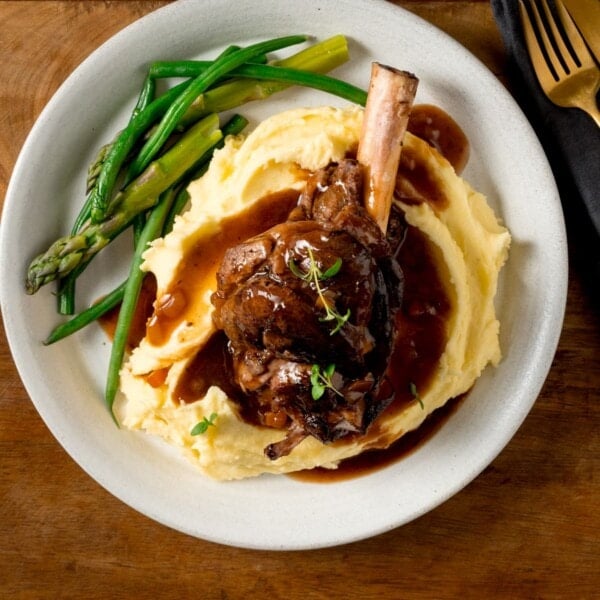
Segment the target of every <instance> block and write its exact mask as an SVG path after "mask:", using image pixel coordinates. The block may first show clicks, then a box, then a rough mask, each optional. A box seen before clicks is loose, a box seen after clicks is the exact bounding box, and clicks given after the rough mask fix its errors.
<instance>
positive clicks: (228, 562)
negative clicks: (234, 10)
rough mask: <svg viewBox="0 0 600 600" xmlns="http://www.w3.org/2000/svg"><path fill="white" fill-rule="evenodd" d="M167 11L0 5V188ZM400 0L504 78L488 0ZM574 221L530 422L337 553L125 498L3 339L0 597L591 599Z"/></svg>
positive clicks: (584, 365) (593, 314) (597, 381)
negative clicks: (200, 522)
mask: <svg viewBox="0 0 600 600" xmlns="http://www.w3.org/2000/svg"><path fill="white" fill-rule="evenodd" d="M162 4H164V2H157V1H150V2H3V3H0V23H2V31H1V33H0V82H1V83H0V86H1V87H0V89H1V92H0V124H1V135H0V198H3V197H4V194H5V190H6V186H7V184H8V179H9V177H10V174H11V171H12V168H13V165H14V163H15V160H16V158H17V154H18V152H19V150H20V148H21V145H22V143H23V141H24V139H25V136H26V135H27V133H28V132H29V130H30V128H31V126H32V124H33V122H34V121H35V119H36V117H37V116H38V114H39V113H40V111H41V110H42V108H43V106H44V105H45V104H46V102H47V101H48V99H49V98H50V96H51V95H52V93H53V92H54V91H55V90H56V88H57V87H58V86H59V84H60V83H61V82H62V81H63V80H64V79H65V78H66V77H67V76H68V75H69V73H70V72H71V71H72V70H73V69H74V68H75V67H76V66H77V65H78V64H79V62H80V61H81V60H82V59H84V58H85V57H86V56H87V55H88V54H89V53H90V52H92V51H93V50H94V49H95V48H96V47H98V46H99V45H100V44H101V43H102V42H103V41H105V40H106V39H107V38H109V37H110V36H111V35H113V34H114V33H116V32H117V31H119V30H120V29H121V28H123V27H124V26H125V25H127V24H129V23H131V22H132V21H134V20H136V19H138V18H139V17H141V16H142V15H144V14H145V13H148V12H150V11H152V10H155V9H156V8H158V7H159V6H161V5H162ZM395 4H398V5H400V6H404V7H406V8H408V9H409V10H411V11H413V12H415V13H417V14H418V15H420V16H422V17H424V18H425V19H427V20H429V21H431V22H432V23H434V24H435V25H437V26H439V27H440V28H442V29H444V30H445V31H447V32H448V33H449V34H450V35H452V36H454V37H455V38H456V39H457V40H459V41H460V42H461V43H462V44H464V45H465V46H466V47H467V48H468V49H469V50H470V51H472V52H473V53H474V54H476V55H477V56H478V57H479V58H480V59H481V60H482V61H483V62H484V63H485V64H487V66H488V67H489V68H490V69H491V70H492V71H493V72H494V73H495V74H496V75H497V76H498V77H500V78H501V80H502V81H503V82H505V83H508V78H507V77H506V75H507V60H506V56H505V52H504V49H503V45H502V42H501V39H500V36H499V33H498V31H497V29H496V27H495V23H494V21H493V19H492V14H491V9H490V6H489V4H488V3H487V2H482V1H479V2H478V1H468V0H467V1H465V0H462V1H458V0H457V1H453V0H450V1H441V2H424V1H396V2H395ZM578 219H579V217H578V216H577V215H576V214H575V215H569V223H568V226H569V231H570V233H573V232H574V230H575V228H578V229H577V235H572V236H571V241H570V250H571V274H570V283H569V296H568V307H567V313H566V319H565V323H564V331H563V334H562V338H561V341H560V345H559V348H558V352H557V354H556V358H555V361H554V364H553V367H552V370H551V372H550V375H549V377H548V380H547V382H546V384H545V386H544V388H543V391H542V393H541V395H540V397H539V399H538V401H537V403H536V405H535V407H534V408H533V410H532V412H531V414H530V415H529V417H528V418H527V420H526V422H525V424H524V425H523V426H522V427H521V429H520V430H519V432H518V433H517V435H516V436H515V437H514V439H513V440H512V441H511V442H510V444H509V445H508V447H507V448H506V449H505V450H504V451H503V452H502V453H501V455H500V456H499V457H498V458H497V459H496V460H495V461H494V462H493V464H492V465H491V466H490V467H488V468H487V469H486V470H485V472H484V473H483V474H481V475H480V476H479V477H478V478H477V479H476V480H475V481H474V482H473V483H471V484H470V485H469V486H468V487H467V488H466V489H465V490H463V491H462V492H461V493H459V494H458V495H457V496H455V497H454V498H452V499H451V500H449V501H447V502H446V503H445V504H443V505H442V506H440V507H439V508H437V509H436V510H434V511H433V512H431V513H429V514H427V515H425V516H423V517H421V518H420V519H418V520H416V521H415V522H412V523H410V524H408V525H406V526H404V527H402V528H399V529H397V530H395V531H392V532H389V533H387V534H384V535H380V536H378V537H376V538H374V539H370V540H366V541H362V542H359V543H355V544H350V545H346V546H342V547H339V548H333V549H324V550H319V551H311V552H295V553H294V552H290V553H287V552H284V553H277V552H256V551H249V550H241V549H235V548H230V547H225V546H220V545H215V544H212V543H208V542H204V541H201V540H196V539H193V538H190V537H187V536H186V535H184V534H181V533H178V532H176V531H172V530H170V529H167V528H166V527H163V526H162V525H159V524H158V523H155V522H153V521H151V520H150V519H148V518H146V517H144V516H142V515H140V514H138V513H137V512H135V511H134V510H132V509H131V508H129V507H128V506H126V505H124V504H122V503H121V502H120V501H118V500H117V499H115V498H114V497H112V496H111V495H110V494H109V493H108V492H106V491H105V490H104V489H103V488H101V487H100V486H99V485H98V484H96V483H95V482H94V481H93V480H92V479H91V478H90V477H89V476H88V475H86V474H85V473H84V472H83V471H82V470H81V469H80V468H79V467H78V466H77V465H76V464H75V463H74V462H73V460H72V459H71V458H70V457H69V456H68V455H67V454H66V453H65V452H64V451H63V450H62V448H61V447H60V445H59V444H58V443H57V442H56V440H55V439H54V438H53V437H52V435H51V434H50V432H49V431H48V430H47V429H46V427H45V425H44V424H43V423H42V421H41V419H40V418H39V417H38V415H37V413H36V411H35V409H34V407H33V405H32V404H31V402H30V401H29V399H28V397H27V394H26V392H25V390H24V389H23V386H22V384H21V382H20V380H19V377H18V375H17V372H16V370H15V368H14V366H13V363H12V361H11V357H10V353H9V350H8V347H7V343H6V339H5V337H4V335H3V334H2V335H0V474H1V477H0V598H35V599H37V598H82V599H84V598H85V599H87V598H144V597H152V598H163V597H165V598H167V597H174V598H179V597H193V598H263V597H264V598H267V597H268V598H333V597H338V598H347V597H356V598H467V597H471V598H545V599H546V598H577V599H585V598H592V597H596V598H597V597H598V594H599V593H600V592H599V591H598V587H599V586H600V577H599V575H598V567H599V563H598V556H599V552H598V551H599V549H600V548H599V545H598V536H599V524H600V518H599V513H600V510H599V509H600V506H599V501H598V487H599V486H598V479H599V473H600V469H599V466H600V465H599V456H600V445H599V442H598V432H597V431H598V416H599V409H598V407H599V406H600V403H599V402H598V400H600V397H599V396H600V395H599V389H600V368H599V367H600V361H599V357H600V318H599V317H600V313H599V311H598V304H597V299H594V297H593V295H592V294H593V293H594V292H593V288H592V287H591V286H590V284H589V281H588V269H589V254H588V250H587V249H586V246H585V244H586V243H587V242H586V235H583V234H582V233H581V231H583V232H584V233H585V231H584V230H580V229H579V227H580V224H579V221H578ZM594 302H596V304H594Z"/></svg>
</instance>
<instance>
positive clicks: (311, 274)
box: [288, 248, 350, 335]
mask: <svg viewBox="0 0 600 600" xmlns="http://www.w3.org/2000/svg"><path fill="white" fill-rule="evenodd" d="M308 259H309V265H308V270H307V271H303V270H302V269H301V268H300V267H299V266H298V265H297V264H296V262H295V261H294V259H290V260H289V262H288V267H289V269H290V271H291V272H292V273H293V274H294V275H295V276H296V277H299V278H300V279H302V280H303V281H306V282H308V283H311V282H312V283H313V284H314V286H315V290H316V291H317V294H318V295H319V301H320V303H321V305H322V306H323V308H324V309H325V316H324V317H319V321H335V327H334V328H333V329H332V330H331V331H330V335H334V334H336V333H337V332H338V331H339V330H340V329H341V328H342V327H343V326H344V325H345V323H346V321H347V320H348V319H349V318H350V309H348V310H347V311H346V314H344V315H341V314H340V313H339V312H338V311H337V310H336V308H335V305H333V304H332V303H330V302H329V300H328V299H327V298H326V297H325V294H324V291H323V288H322V287H321V282H322V281H325V280H327V279H330V278H331V277H334V276H335V275H337V274H338V273H339V272H340V269H341V268H342V259H341V258H338V259H337V260H336V261H335V262H334V263H333V264H332V265H331V266H330V267H329V268H328V269H326V270H325V271H321V269H320V268H319V265H318V264H317V261H316V260H315V257H314V254H313V252H312V250H311V249H310V248H308Z"/></svg>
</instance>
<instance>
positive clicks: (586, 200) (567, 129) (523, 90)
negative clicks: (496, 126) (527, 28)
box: [492, 0, 600, 292]
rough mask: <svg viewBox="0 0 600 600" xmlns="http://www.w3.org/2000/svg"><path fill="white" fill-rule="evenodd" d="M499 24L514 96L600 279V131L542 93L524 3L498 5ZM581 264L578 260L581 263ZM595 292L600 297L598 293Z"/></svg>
mask: <svg viewBox="0 0 600 600" xmlns="http://www.w3.org/2000/svg"><path fill="white" fill-rule="evenodd" d="M492 9H493V12H494V18H495V20H496V23H497V25H498V28H499V30H500V33H501V35H502V38H503V40H504V44H505V46H506V50H507V53H508V57H509V61H510V64H509V76H510V77H511V78H512V81H511V84H512V88H513V95H514V96H515V99H516V100H517V102H518V103H519V104H520V106H521V108H522V110H523V112H524V113H525V114H526V116H527V118H528V119H529V121H530V123H531V124H532V126H533V128H534V129H535V131H536V133H537V135H538V138H539V139H540V142H541V143H542V145H543V147H544V150H545V152H546V155H547V157H548V160H549V162H550V165H551V167H552V170H553V173H554V176H555V178H556V182H557V185H558V188H559V192H560V196H561V201H562V205H563V210H564V213H565V218H566V221H567V231H568V235H569V237H572V236H573V235H577V236H578V238H579V237H580V236H584V240H583V241H584V244H583V246H582V244H581V242H582V240H580V239H578V244H577V246H578V247H579V248H584V249H583V250H582V252H583V253H584V254H585V256H581V257H579V258H581V260H582V261H583V262H584V263H585V265H584V268H586V269H587V270H589V271H590V272H589V273H588V275H590V276H591V277H592V279H593V280H596V282H595V283H594V282H593V281H592V282H591V285H592V286H593V287H594V288H596V287H597V286H598V284H600V282H599V281H597V278H598V276H600V127H598V126H597V125H596V123H595V122H594V120H593V119H592V118H591V117H590V116H589V115H587V114H586V113H584V112H583V111H581V110H579V109H574V108H561V107H558V106H555V105H554V104H553V103H552V102H550V101H549V100H548V98H547V97H546V96H545V95H544V93H543V91H542V88H541V87H540V85H539V83H538V81H537V78H536V76H535V73H534V71H533V67H532V65H531V61H530V59H529V55H528V53H527V47H526V44H525V39H524V36H523V29H522V25H521V18H520V13H519V3H518V0H492ZM576 258H577V257H576ZM594 292H597V290H596V289H594Z"/></svg>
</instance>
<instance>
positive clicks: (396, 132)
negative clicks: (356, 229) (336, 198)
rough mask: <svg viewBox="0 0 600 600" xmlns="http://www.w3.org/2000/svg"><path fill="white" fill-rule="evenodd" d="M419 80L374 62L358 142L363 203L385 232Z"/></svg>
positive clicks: (404, 72) (406, 73)
mask: <svg viewBox="0 0 600 600" xmlns="http://www.w3.org/2000/svg"><path fill="white" fill-rule="evenodd" d="M418 83H419V80H418V79H417V78H416V77H415V76H414V75H412V74H411V73H408V72H406V71H399V70H397V69H394V68H393V67H388V66H386V65H382V64H380V63H373V65H372V68H371V81H370V84H369V93H368V96H367V104H366V107H365V115H364V121H363V126H362V131H361V137H360V142H359V145H358V152H357V159H358V161H359V162H360V163H361V164H362V165H363V168H364V170H365V199H364V201H365V206H366V208H367V211H368V212H369V214H370V215H371V217H372V218H373V219H374V220H375V222H376V223H377V224H378V225H379V227H380V228H381V230H382V231H383V232H384V233H385V231H386V229H387V223H388V219H389V215H390V209H391V207H392V197H393V194H394V187H395V184H396V174H397V172H398V165H399V163H400V152H401V149H402V139H403V137H404V133H405V132H406V126H407V124H408V116H409V114H410V111H411V108H412V104H413V100H414V97H415V94H416V92H417V85H418Z"/></svg>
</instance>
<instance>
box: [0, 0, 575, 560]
mask: <svg viewBox="0 0 600 600" xmlns="http://www.w3.org/2000/svg"><path fill="white" fill-rule="evenodd" d="M211 3H212V4H213V5H215V6H216V5H217V4H219V5H220V6H224V5H225V4H226V3H224V2H222V1H221V2H216V1H214V0H213V1H212V2H206V3H204V5H203V6H202V7H201V8H204V7H205V6H206V5H208V4H211ZM229 3H230V4H233V2H232V1H230V2H229ZM250 3H251V2H250V0H243V1H242V2H241V4H242V5H245V6H247V5H248V4H250ZM341 3H344V4H345V5H347V6H349V7H354V8H356V6H357V5H358V2H357V1H356V0H323V1H321V2H319V3H318V4H319V5H322V6H326V5H327V6H332V5H335V6H338V7H339V5H340V4H341ZM239 4H240V2H236V6H237V5H239ZM270 4H271V5H272V4H275V2H274V1H272V0H266V1H263V2H261V4H260V6H261V7H266V6H268V5H270ZM313 4H316V3H313ZM369 4H370V10H371V11H375V7H377V11H379V12H377V15H378V16H379V17H380V18H382V17H383V16H384V15H385V16H388V15H389V16H391V15H392V14H394V17H393V18H394V19H396V18H398V16H399V15H402V18H404V19H407V20H408V21H410V22H412V24H415V25H418V27H420V28H424V29H425V30H426V31H429V32H430V33H431V35H434V34H433V33H432V32H435V36H436V37H438V39H443V40H444V43H445V44H452V45H454V51H455V52H456V51H458V50H460V51H461V53H462V54H463V55H464V56H465V57H468V58H466V59H465V60H468V61H474V63H475V64H477V65H478V68H479V69H483V72H485V73H487V74H488V79H490V78H491V80H493V81H494V82H495V83H496V89H503V88H501V84H499V82H498V81H497V79H496V78H495V77H494V76H493V74H491V73H490V72H489V70H488V69H487V67H485V65H483V63H482V62H481V61H480V60H479V59H478V58H477V57H475V56H473V55H472V54H471V53H470V52H469V51H468V50H466V49H465V48H463V47H462V46H461V45H460V43H459V42H457V41H456V40H454V39H453V38H451V37H450V36H448V35H447V34H446V33H444V32H443V31H441V30H439V29H437V28H436V27H435V26H433V25H432V24H430V23H429V22H427V21H425V20H423V19H421V18H420V17H418V16H416V15H414V14H413V13H410V12H409V11H406V10H405V9H403V8H401V7H398V6H395V5H391V4H389V3H387V2H384V0H376V2H371V3H369ZM193 5H194V3H193V2H192V1H191V0H190V1H184V2H176V3H174V4H171V5H168V6H165V7H162V8H159V9H157V10H156V11H153V12H151V13H149V14H147V15H146V16H144V17H142V18H141V19H138V20H137V21H135V22H133V23H132V24H130V25H128V26H127V27H125V28H124V29H122V30H121V31H119V32H117V33H116V34H115V35H114V36H112V37H111V38H110V39H109V40H107V41H106V42H105V43H104V44H102V45H101V46H100V47H98V48H97V49H96V50H94V51H93V52H92V53H91V54H90V55H89V56H88V57H87V58H86V59H84V61H82V63H81V64H80V65H79V66H78V67H77V68H76V69H75V70H74V71H73V72H72V73H71V75H69V77H68V78H67V79H66V80H65V81H64V82H63V83H62V84H61V86H60V87H59V88H58V89H57V91H56V92H55V94H54V95H53V96H52V98H51V99H50V101H49V102H48V104H47V105H46V107H45V108H44V109H43V111H42V112H41V114H40V115H39V117H38V119H37V120H36V122H35V124H34V126H33V127H32V129H31V131H30V132H29V134H28V136H27V139H26V141H25V143H24V145H23V149H22V151H21V153H20V154H19V157H18V159H17V161H16V163H15V167H14V169H13V174H12V176H11V179H10V181H9V185H8V188H7V193H6V197H5V203H4V207H3V213H2V222H1V223H0V250H2V251H1V252H0V279H2V281H7V280H8V276H7V275H6V274H7V273H8V271H9V270H10V267H11V265H9V264H8V263H9V260H8V259H7V257H8V256H9V254H10V253H9V252H8V251H7V250H8V243H9V235H8V231H7V230H8V225H6V221H7V220H8V221H9V223H10V222H11V219H13V217H14V215H13V208H12V206H13V204H15V202H16V199H14V198H15V194H16V191H14V190H15V188H17V187H18V177H19V174H20V173H21V171H22V169H23V166H22V163H23V162H24V161H25V156H26V154H27V149H28V147H29V144H31V143H32V142H31V140H33V139H35V138H36V136H38V135H39V133H38V130H39V129H40V128H41V127H42V126H41V125H38V124H39V123H42V124H43V123H44V122H45V119H47V118H48V115H49V114H50V113H51V112H52V110H53V107H54V106H55V104H56V103H58V102H60V101H61V100H62V98H63V96H64V95H65V94H67V93H68V90H69V89H70V86H72V84H73V81H74V80H76V79H77V78H78V77H80V75H81V74H82V73H83V72H85V71H86V70H87V69H89V68H90V65H93V64H94V63H95V61H97V60H99V57H101V56H102V55H103V54H105V53H107V48H108V49H110V48H112V47H113V46H115V47H116V46H118V45H119V44H121V43H122V40H123V39H125V38H126V37H127V36H128V35H130V33H131V32H132V31H135V30H142V29H143V28H148V24H151V23H153V22H155V21H159V20H160V19H164V18H165V17H166V16H167V15H168V14H170V13H172V14H175V13H181V14H185V13H186V11H187V10H189V8H190V6H193ZM197 6H198V5H197ZM253 6H254V7H256V6H257V5H256V3H253ZM504 92H505V94H506V97H505V99H504V100H505V101H506V100H507V98H508V99H510V103H512V105H513V110H516V111H518V114H520V118H521V125H523V124H526V125H527V126H528V127H529V134H530V138H529V142H530V143H532V144H534V146H535V145H536V142H537V152H538V157H543V164H542V165H538V168H540V169H542V171H544V172H545V174H546V179H547V182H548V183H550V184H551V185H552V186H553V190H552V192H553V194H552V195H553V196H554V199H555V201H556V202H557V204H556V206H555V209H556V208H558V209H559V210H560V215H561V217H562V210H561V209H560V201H559V197H558V191H557V189H556V185H555V183H554V178H553V176H552V173H551V170H550V167H549V164H548V162H547V159H546V158H545V155H544V153H543V150H542V148H541V145H540V144H539V142H538V141H537V137H536V136H535V133H534V132H533V130H532V129H531V127H530V126H529V124H528V123H527V121H526V119H525V117H524V115H523V113H522V112H521V111H520V109H519V108H518V106H517V104H516V102H515V101H514V100H513V99H512V97H511V96H510V95H509V94H508V92H507V91H504ZM15 174H16V175H15ZM548 178H549V179H548ZM558 229H559V230H560V231H562V235H561V236H559V239H558V240H555V244H556V245H557V248H556V250H555V252H557V253H558V256H559V258H561V260H562V263H563V264H562V266H560V265H559V266H560V271H561V273H563V277H562V279H561V281H560V282H559V285H558V289H557V294H556V296H555V298H554V303H553V305H552V306H550V307H547V310H548V317H547V318H546V320H545V324H546V326H547V331H546V332H545V333H544V336H547V340H548V342H547V344H546V345H545V346H544V347H543V348H540V349H539V352H540V355H541V356H539V357H536V360H537V361H539V362H540V364H543V369H542V371H538V372H537V373H535V374H533V375H532V377H533V381H532V382H531V383H530V385H529V389H530V390H532V391H533V390H536V392H535V397H534V398H533V399H532V400H531V403H530V405H529V406H523V407H522V410H521V412H520V413H517V417H516V418H514V419H513V420H512V431H510V435H508V436H507V439H506V441H505V442H504V443H501V444H499V445H498V446H497V447H495V448H493V449H491V450H490V451H488V456H491V458H490V460H489V461H487V463H486V465H483V466H481V468H480V469H479V470H475V471H476V472H475V471H471V472H469V473H466V474H465V476H464V477H463V481H461V482H459V483H458V484H457V485H455V486H454V487H453V488H451V489H449V490H448V493H447V494H441V495H438V497H437V498H435V501H434V502H432V503H431V504H430V505H427V506H423V507H422V510H421V511H420V512H419V511H413V514H412V516H411V518H409V519H408V520H405V521H402V522H397V521H394V522H389V523H387V524H386V525H380V526H379V527H372V528H370V529H369V528H367V529H369V530H368V531H365V530H364V529H363V530H360V531H358V530H357V531H355V532H353V533H352V534H346V535H338V536H337V537H334V536H330V537H329V539H323V538H315V539H314V540H312V541H310V540H308V539H303V540H300V541H297V542H294V541H292V542H289V543H288V544H282V543H281V542H279V543H278V542H274V543H269V542H267V541H265V540H262V541H260V542H258V543H257V544H255V545H253V544H252V543H250V542H249V541H248V540H245V541H244V540H240V539H236V538H235V537H233V536H231V537H229V538H227V537H224V536H223V535H222V534H215V535H212V536H211V535H210V533H207V532H204V533H203V535H198V532H197V531H196V530H194V528H189V527H188V528H185V527H183V528H182V526H181V523H178V522H177V521H176V520H172V519H168V518H165V517H164V515H156V514H153V511H152V510H148V507H142V508H140V506H139V503H137V502H136V501H135V498H133V497H132V494H131V492H130V491H129V490H127V491H125V492H124V491H123V490H115V489H114V483H113V482H111V481H107V480H106V477H105V476H104V475H103V474H102V473H98V471H97V469H96V467H95V466H94V465H92V466H90V465H89V464H88V463H86V464H82V462H81V461H80V460H78V457H77V456H74V453H75V454H77V450H78V444H77V443H74V442H73V440H70V439H66V438H65V437H64V433H63V432H62V431H61V430H60V428H57V427H56V424H55V422H54V419H53V417H52V416H51V415H50V414H49V413H48V410H47V407H46V406H44V403H43V401H41V400H40V396H39V393H40V392H39V390H38V389H37V386H36V385H33V384H32V382H31V379H30V378H29V377H28V376H27V372H28V371H27V368H26V355H25V350H24V349H21V348H20V341H19V339H18V335H19V333H18V332H19V330H20V329H21V330H22V324H20V323H17V320H16V318H15V315H14V312H13V309H12V303H13V301H14V299H12V298H11V296H10V294H9V293H8V292H7V291H6V289H5V288H6V286H5V285H4V284H3V285H2V286H0V306H1V308H2V314H3V318H4V328H5V331H6V336H7V340H8V343H9V347H10V349H11V352H12V353H13V357H14V359H15V364H16V366H17V370H18V371H19V375H20V376H21V379H22V381H23V383H24V386H25V388H26V390H27V392H28V394H29V395H30V398H31V400H32V402H33V404H34V406H35V407H36V409H37V411H38V413H39V414H40V416H41V417H42V419H43V420H44V422H45V423H46V425H47V426H48V428H49V429H50V431H51V432H52V434H53V435H54V436H55V437H56V439H57V440H58V441H59V443H60V444H61V445H62V446H63V448H65V449H66V450H67V452H68V453H69V454H70V455H71V457H72V458H73V459H74V460H75V461H76V462H77V463H78V464H79V465H80V466H81V468H82V469H83V470H84V471H86V472H87V473H88V474H89V475H90V476H91V477H92V478H93V479H95V480H96V481H98V483H100V485H102V486H103V487H104V488H105V489H107V490H108V491H109V492H110V493H111V494H113V495H114V496H116V497H118V498H120V499H121V500H122V501H123V502H125V503H126V504H128V505H129V506H132V507H133V508H134V509H135V510H138V511H139V512H141V513H143V514H146V516H148V517H150V518H152V519H153V520H156V521H158V522H161V523H163V524H165V525H167V526H169V527H172V528H174V529H177V530H179V531H184V532H185V533H188V534H190V535H194V536H196V537H201V538H203V539H206V540H209V541H213V542H218V543H223V544H227V545H231V546H238V547H247V548H254V549H282V550H291V549H312V548H322V547H327V546H334V545H339V544H341V543H349V542H354V541H357V540H360V539H364V538H366V537H371V536H373V535H378V534H380V533H383V532H385V531H388V530H390V529H394V528H396V527H398V526H399V525H402V524H404V523H405V522H408V521H410V520H413V519H414V518H417V517H419V516H421V515H422V514H424V513H425V512H428V511H430V510H432V509H433V508H435V507H437V506H439V504H441V503H442V502H444V501H445V500H446V499H448V498H449V497H451V496H453V495H454V494H455V493H457V492H458V491H460V490H461V489H463V487H465V485H467V484H468V483H469V482H470V481H472V480H473V479H474V478H475V477H476V476H477V475H478V474H479V473H480V472H481V470H483V468H485V466H487V464H490V463H491V462H492V461H493V460H494V459H495V457H496V456H497V455H498V454H499V453H500V452H501V451H502V449H503V448H504V447H505V445H506V444H507V443H508V442H509V441H510V439H511V438H512V437H513V435H514V433H515V432H516V431H517V429H518V428H519V427H520V425H521V424H522V422H523V420H524V419H525V417H526V416H527V414H528V413H529V411H530V409H531V407H532V406H533V404H534V402H535V399H536V398H537V396H538V395H539V392H540V390H541V387H542V385H543V383H544V381H545V379H546V376H547V373H548V371H549V369H550V366H551V363H552V358H553V356H554V353H555V351H556V347H557V345H558V341H559V338H560V332H561V329H562V326H561V325H562V319H563V318H564V311H565V307H566V289H567V274H568V266H567V253H566V234H565V230H564V219H562V218H561V223H559V224H558ZM560 231H559V232H560ZM509 260H510V259H509ZM550 313H551V314H550ZM550 317H552V320H553V322H551V318H550ZM556 319H559V320H560V325H559V326H557V323H556ZM219 485H229V484H219ZM454 488H457V489H454ZM134 495H135V494H134ZM144 508H145V509H144Z"/></svg>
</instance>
